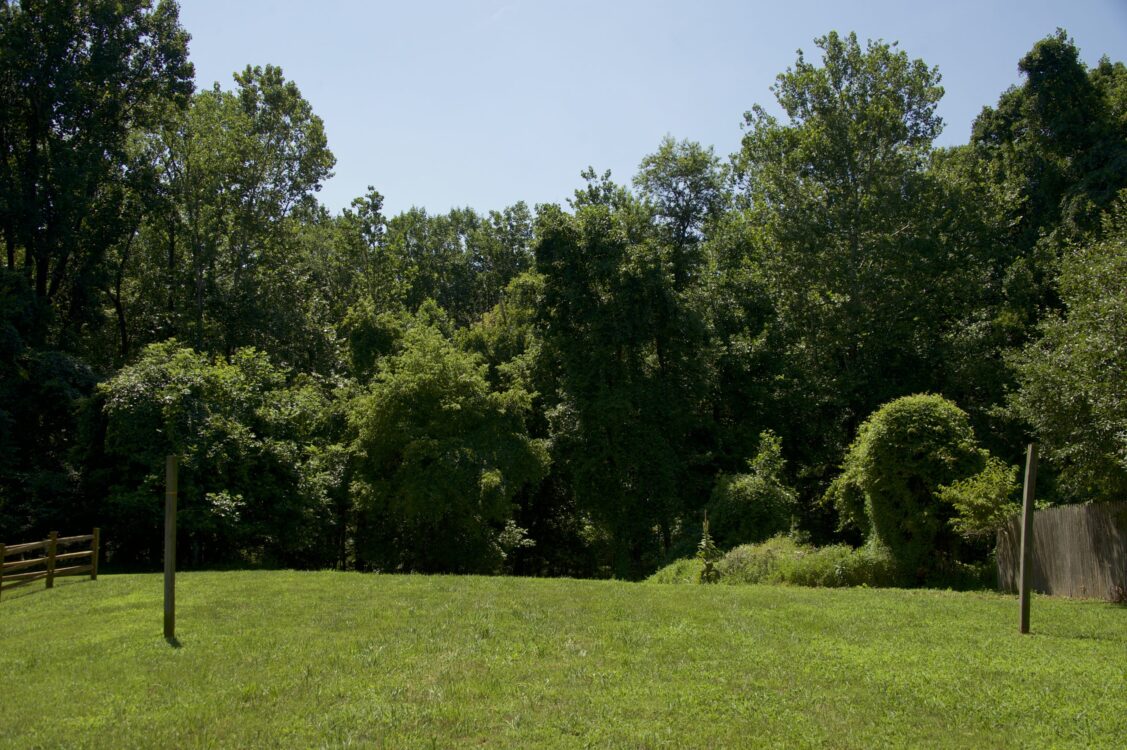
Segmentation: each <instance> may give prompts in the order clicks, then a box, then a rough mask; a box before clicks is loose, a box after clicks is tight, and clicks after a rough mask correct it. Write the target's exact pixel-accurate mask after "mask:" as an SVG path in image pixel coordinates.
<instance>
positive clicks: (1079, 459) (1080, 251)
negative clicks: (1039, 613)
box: [1010, 194, 1127, 502]
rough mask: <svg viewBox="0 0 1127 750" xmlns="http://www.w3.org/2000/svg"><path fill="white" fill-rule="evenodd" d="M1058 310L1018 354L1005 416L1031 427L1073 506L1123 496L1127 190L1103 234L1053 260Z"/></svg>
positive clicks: (1126, 486) (1126, 483)
mask: <svg viewBox="0 0 1127 750" xmlns="http://www.w3.org/2000/svg"><path fill="white" fill-rule="evenodd" d="M1059 284H1060V296H1061V300H1062V302H1063V304H1064V308H1065V309H1064V311H1063V312H1062V313H1061V314H1059V315H1052V316H1049V317H1048V318H1046V320H1045V321H1044V322H1043V323H1042V324H1041V326H1040V327H1039V333H1040V337H1039V338H1038V339H1036V340H1035V341H1033V342H1031V343H1030V344H1029V345H1028V346H1027V347H1026V348H1025V349H1024V350H1023V351H1022V352H1020V353H1018V354H1016V355H1015V356H1014V357H1013V359H1012V364H1013V366H1014V368H1015V370H1016V373H1017V380H1018V384H1019V388H1018V390H1016V391H1015V392H1013V394H1012V396H1011V399H1010V408H1011V410H1012V412H1013V413H1014V414H1015V415H1016V416H1017V417H1018V418H1020V419H1021V420H1022V421H1023V422H1024V423H1025V424H1027V425H1029V426H1030V427H1031V428H1032V430H1033V434H1034V435H1035V436H1036V438H1037V440H1038V442H1039V443H1040V444H1041V445H1042V448H1043V455H1044V456H1045V457H1046V458H1047V459H1048V461H1049V462H1050V463H1051V464H1052V465H1053V466H1054V467H1056V468H1057V469H1058V470H1059V472H1060V484H1061V487H1062V489H1063V490H1064V492H1065V497H1066V499H1069V500H1072V501H1074V502H1088V501H1095V500H1105V501H1111V500H1120V499H1122V498H1123V497H1127V393H1125V392H1124V382H1125V378H1124V373H1127V346H1125V345H1124V342H1125V341H1127V194H1125V197H1124V198H1123V199H1121V200H1120V201H1119V202H1118V203H1117V205H1116V206H1115V207H1114V209H1113V210H1112V211H1111V212H1110V213H1109V214H1108V215H1107V216H1106V218H1105V221H1104V226H1103V233H1102V237H1101V238H1099V239H1093V240H1089V241H1087V242H1085V243H1082V244H1079V245H1076V246H1073V247H1071V248H1070V249H1069V251H1068V252H1067V253H1066V254H1065V256H1064V258H1063V259H1062V261H1061V271H1060V282H1059Z"/></svg>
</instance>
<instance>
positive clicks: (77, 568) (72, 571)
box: [55, 565, 93, 578]
mask: <svg viewBox="0 0 1127 750" xmlns="http://www.w3.org/2000/svg"><path fill="white" fill-rule="evenodd" d="M92 569H93V566H92V565H72V566H71V567H69V568H56V569H55V578H58V577H59V576H76V575H78V574H79V573H89V572H90V571H91V570H92Z"/></svg>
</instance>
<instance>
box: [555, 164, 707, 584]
mask: <svg viewBox="0 0 1127 750" xmlns="http://www.w3.org/2000/svg"><path fill="white" fill-rule="evenodd" d="M585 176H586V177H587V178H588V180H589V181H590V184H589V186H588V188H587V190H586V192H583V191H579V192H577V194H576V199H575V201H574V203H575V206H576V213H575V215H574V216H571V215H567V214H565V213H563V211H561V210H560V209H559V208H558V207H547V208H542V209H541V212H540V217H539V222H538V224H537V236H538V240H537V244H536V248H535V250H536V265H537V270H538V271H539V273H540V274H541V275H542V276H543V280H544V286H543V295H542V298H541V300H540V316H539V318H540V320H539V323H540V325H541V327H542V331H543V339H542V340H543V348H544V355H545V357H546V358H547V360H548V362H550V363H552V365H553V367H554V373H553V374H554V380H555V383H556V393H555V394H553V401H554V402H555V403H554V405H550V406H549V411H548V415H549V420H550V425H551V430H552V432H553V448H554V450H555V454H556V456H557V458H558V459H559V461H558V464H557V465H558V466H559V467H560V469H561V472H562V473H564V475H565V476H566V477H567V481H568V482H569V483H570V485H571V488H572V491H573V492H574V494H575V497H576V502H577V504H578V506H579V508H580V509H582V510H584V511H586V512H588V513H590V515H591V517H592V518H593V520H595V521H596V522H598V523H600V524H603V525H605V527H606V528H607V529H608V531H609V533H610V536H611V539H612V542H613V547H614V551H613V554H614V559H613V563H612V564H613V566H614V570H615V573H616V574H617V575H620V576H623V577H630V578H633V577H638V576H640V575H642V574H643V573H645V572H647V571H648V570H649V569H652V566H653V565H654V564H655V563H656V561H657V560H658V559H660V558H661V557H663V556H664V555H665V554H667V553H668V550H669V548H670V545H671V543H672V541H673V540H672V537H673V533H674V528H675V527H676V526H677V525H678V524H677V522H678V520H679V518H680V517H681V514H682V513H683V512H685V511H687V510H689V509H692V510H696V509H697V508H699V507H700V505H701V504H703V503H702V502H701V500H702V499H703V498H700V496H699V495H698V493H700V492H701V489H698V487H699V485H697V486H694V484H696V482H699V481H700V477H697V476H694V472H693V471H692V468H693V461H694V459H695V457H696V454H697V451H698V450H700V446H699V445H698V444H697V443H696V440H697V439H698V435H699V434H700V433H702V432H704V429H705V428H706V425H707V421H706V420H707V413H706V412H705V411H704V410H703V406H704V404H705V398H706V395H707V388H708V381H709V377H710V373H709V370H708V363H709V357H710V352H709V351H708V349H707V338H706V334H707V331H706V328H705V321H704V316H703V314H702V311H701V310H700V308H699V306H698V305H697V304H695V295H694V291H695V286H694V285H686V286H684V287H679V286H678V285H677V284H676V283H675V281H674V278H673V274H672V268H673V264H672V257H671V256H672V253H673V248H672V247H671V246H669V245H668V244H666V243H663V242H661V241H658V240H657V238H655V237H653V226H652V224H651V216H650V214H649V212H648V210H647V209H646V207H645V206H643V205H642V204H640V203H639V202H637V201H636V200H634V199H633V198H632V197H631V196H630V195H629V193H628V192H626V191H625V190H624V189H621V188H619V187H618V186H616V185H614V183H612V182H610V179H609V175H604V176H603V179H602V180H601V181H597V180H596V179H595V175H594V172H588V173H587V174H586V175H585ZM698 276H699V274H698V273H697V272H696V271H695V270H694V271H693V273H692V274H690V278H696V277H698ZM694 506H695V507H694Z"/></svg>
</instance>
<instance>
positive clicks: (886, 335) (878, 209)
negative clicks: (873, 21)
mask: <svg viewBox="0 0 1127 750" xmlns="http://www.w3.org/2000/svg"><path fill="white" fill-rule="evenodd" d="M816 43H817V45H818V47H819V48H820V49H821V50H822V60H821V64H820V65H819V64H816V63H813V62H810V61H808V60H807V59H806V58H805V56H804V55H803V54H802V53H801V52H800V53H799V56H798V60H797V62H796V64H795V66H794V67H793V68H789V69H788V70H787V71H786V72H784V73H782V74H781V75H779V76H778V78H777V82H776V85H775V86H774V88H773V91H774V93H775V96H776V98H777V99H778V102H779V104H780V105H781V107H782V108H783V110H784V112H785V113H786V116H787V118H788V120H789V121H788V122H786V123H782V122H779V121H778V120H777V119H776V118H774V117H772V116H771V115H769V114H768V113H767V112H766V111H765V110H764V109H762V108H761V107H756V108H755V109H753V110H752V111H751V112H748V113H747V115H746V116H745V117H746V123H747V128H748V132H747V134H746V135H745V136H744V140H743V147H742V150H741V151H740V153H739V154H738V155H737V157H736V160H735V166H736V171H737V177H738V180H739V183H740V185H741V186H742V187H743V190H744V201H745V203H746V206H747V209H748V213H749V216H750V218H751V221H752V223H753V225H754V226H755V230H754V231H755V234H756V239H755V242H756V244H757V246H758V247H757V258H756V260H757V265H758V266H759V267H760V268H761V269H762V273H763V277H764V280H765V282H766V286H767V291H768V294H769V296H770V299H771V302H772V304H773V307H774V310H775V315H776V322H775V325H776V327H777V334H776V335H777V337H778V340H779V342H780V345H781V347H782V355H783V357H784V359H785V362H786V364H787V367H788V370H789V373H788V377H787V380H786V384H787V390H788V391H789V393H787V394H784V397H785V398H787V399H788V404H789V407H788V408H790V410H791V414H792V419H791V420H790V424H789V425H787V426H785V428H784V429H782V430H781V432H782V433H783V437H784V442H785V443H787V444H789V446H790V447H791V449H792V450H794V451H795V452H796V453H798V454H799V460H800V462H801V463H802V464H804V465H805V466H806V467H807V470H808V471H809V472H812V478H815V479H818V478H821V479H823V480H824V477H825V475H826V473H827V471H828V469H829V468H830V466H831V465H832V464H833V463H836V461H837V459H838V457H839V456H840V455H841V453H842V451H843V450H844V448H845V445H846V443H847V441H848V439H849V436H850V435H851V434H852V433H853V432H854V431H855V429H856V427H857V425H858V424H859V423H860V420H861V419H863V418H864V416H865V415H866V414H868V413H870V412H871V411H872V410H873V409H875V407H876V406H877V405H878V404H880V403H882V402H884V401H887V400H889V399H890V398H893V397H895V396H897V395H902V394H905V393H911V392H914V391H920V390H926V389H928V388H929V387H933V386H932V382H931V379H932V377H933V376H934V374H935V373H936V372H937V370H938V367H937V364H938V363H937V361H936V360H937V354H938V352H939V351H940V347H939V342H938V339H939V336H940V335H941V332H942V331H943V329H944V327H945V324H946V322H947V321H948V320H949V313H948V312H947V311H945V310H944V305H945V303H946V302H947V301H948V296H947V295H948V293H950V292H951V291H952V290H954V289H957V288H958V287H959V286H960V281H961V279H960V276H959V275H958V274H957V273H955V271H957V270H958V269H959V268H960V267H961V263H962V259H961V258H960V257H959V254H958V252H957V250H958V248H957V247H952V246H951V245H950V244H948V243H947V242H945V238H946V235H947V232H946V231H945V230H944V228H943V227H942V226H937V224H936V220H937V216H941V214H939V213H938V212H937V211H936V210H935V207H936V206H937V205H939V203H940V198H941V197H942V194H941V191H939V190H938V188H937V186H936V184H935V182H934V180H932V179H931V178H930V177H929V175H928V173H927V171H926V166H927V164H928V160H929V157H930V154H931V147H932V142H933V140H934V138H935V137H936V136H937V135H938V134H939V132H940V130H941V128H942V122H941V120H940V118H939V116H938V115H937V114H936V111H935V110H936V106H937V104H938V102H939V99H940V97H941V96H942V94H943V89H942V88H941V87H940V85H939V80H940V76H939V73H938V71H937V70H936V69H934V68H929V67H928V66H927V65H925V64H924V63H923V62H922V61H920V60H912V59H910V58H909V57H908V55H907V54H905V53H904V52H903V51H900V50H898V49H897V48H896V45H894V44H892V45H890V44H885V43H883V42H880V41H877V42H873V41H870V42H868V44H867V45H866V46H864V47H862V45H861V44H860V43H859V42H858V40H857V37H856V35H854V34H850V35H849V36H847V37H842V36H839V35H838V34H836V33H830V34H828V35H827V36H825V37H822V38H820V39H818V40H816Z"/></svg>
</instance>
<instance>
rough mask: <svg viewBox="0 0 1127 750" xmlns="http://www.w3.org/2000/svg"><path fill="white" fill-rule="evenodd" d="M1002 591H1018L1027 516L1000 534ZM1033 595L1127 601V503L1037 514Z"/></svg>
mask: <svg viewBox="0 0 1127 750" xmlns="http://www.w3.org/2000/svg"><path fill="white" fill-rule="evenodd" d="M997 560H998V586H999V588H1001V590H1003V591H1009V592H1011V593H1012V592H1015V591H1017V588H1018V567H1019V564H1020V562H1021V516H1020V515H1017V516H1014V517H1013V518H1011V519H1010V521H1009V523H1007V524H1006V526H1004V527H1003V528H1002V529H1000V530H999V531H998V549H997ZM1032 571H1033V590H1034V591H1038V592H1040V593H1042V594H1055V595H1058V596H1074V597H1086V598H1093V599H1107V600H1109V601H1123V600H1124V599H1125V597H1127V503H1099V504H1093V505H1065V506H1061V507H1059V508H1049V509H1047V510H1039V511H1037V512H1036V513H1034V514H1033V566H1032Z"/></svg>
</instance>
